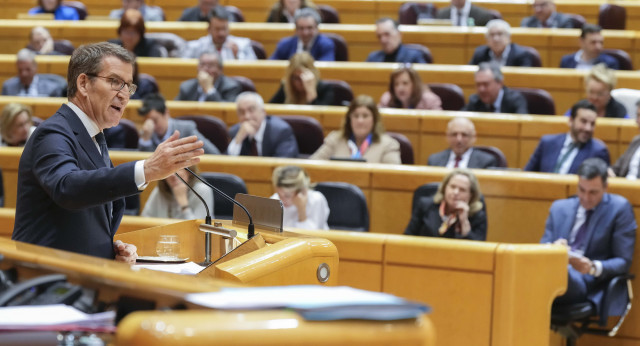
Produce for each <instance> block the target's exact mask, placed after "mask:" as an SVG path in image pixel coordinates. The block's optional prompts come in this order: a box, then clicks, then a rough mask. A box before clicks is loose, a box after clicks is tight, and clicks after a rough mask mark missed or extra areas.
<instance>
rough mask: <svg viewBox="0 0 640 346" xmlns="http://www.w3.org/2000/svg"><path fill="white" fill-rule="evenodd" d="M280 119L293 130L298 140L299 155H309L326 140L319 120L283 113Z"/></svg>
mask: <svg viewBox="0 0 640 346" xmlns="http://www.w3.org/2000/svg"><path fill="white" fill-rule="evenodd" d="M278 117H279V118H280V119H282V120H284V121H286V122H287V123H288V124H289V126H291V129H292V130H293V134H294V136H296V142H298V152H299V154H298V156H299V157H305V158H306V157H309V156H310V155H311V154H313V153H315V152H316V150H318V148H320V146H321V145H322V143H323V142H324V132H323V131H322V125H321V124H320V122H318V120H316V119H315V118H312V117H308V116H304V115H281V116H278Z"/></svg>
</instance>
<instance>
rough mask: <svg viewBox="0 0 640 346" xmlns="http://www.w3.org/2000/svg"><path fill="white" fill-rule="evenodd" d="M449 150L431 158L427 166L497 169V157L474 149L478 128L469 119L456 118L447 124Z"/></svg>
mask: <svg viewBox="0 0 640 346" xmlns="http://www.w3.org/2000/svg"><path fill="white" fill-rule="evenodd" d="M446 136H447V143H449V149H446V150H443V151H441V152H439V153H435V154H433V155H431V156H429V160H428V161H427V165H429V166H441V167H447V168H489V167H496V166H497V165H498V163H497V162H496V159H495V157H493V156H492V155H489V154H487V153H485V152H483V151H480V150H476V149H473V144H474V143H475V142H476V128H475V126H474V125H473V122H472V121H471V120H469V119H468V118H463V117H456V118H453V119H452V120H451V121H449V124H447V132H446Z"/></svg>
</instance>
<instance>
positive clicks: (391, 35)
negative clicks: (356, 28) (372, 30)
mask: <svg viewBox="0 0 640 346" xmlns="http://www.w3.org/2000/svg"><path fill="white" fill-rule="evenodd" d="M376 36H377V37H378V42H380V48H381V50H377V51H375V52H371V54H369V57H367V61H368V62H404V63H416V64H426V63H427V62H426V61H425V60H424V56H423V55H422V52H421V51H419V50H417V49H413V48H409V47H407V46H406V45H404V44H402V33H400V30H398V22H397V21H395V20H393V19H391V18H382V19H378V21H376Z"/></svg>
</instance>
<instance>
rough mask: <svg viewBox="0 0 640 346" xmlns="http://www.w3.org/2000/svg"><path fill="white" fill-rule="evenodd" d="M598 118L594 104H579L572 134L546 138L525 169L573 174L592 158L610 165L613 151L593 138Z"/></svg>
mask: <svg viewBox="0 0 640 346" xmlns="http://www.w3.org/2000/svg"><path fill="white" fill-rule="evenodd" d="M597 117H598V116H597V114H596V107H595V106H594V105H593V104H591V103H590V102H589V101H587V100H581V101H578V102H577V103H576V104H575V105H573V107H571V116H570V118H569V133H560V134H556V135H546V136H543V137H542V138H541V139H540V143H538V147H537V148H536V151H535V152H534V153H533V155H531V158H529V162H527V165H526V166H525V167H524V170H525V171H534V172H548V173H560V174H573V173H575V172H576V171H577V170H578V167H579V166H580V164H581V163H582V161H584V160H586V159H588V158H590V157H599V158H601V159H602V160H604V161H605V162H606V163H607V164H609V150H608V149H607V147H606V146H605V145H604V143H602V141H600V140H599V139H597V138H593V131H594V130H595V127H596V118H597Z"/></svg>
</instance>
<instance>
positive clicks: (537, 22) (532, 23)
mask: <svg viewBox="0 0 640 346" xmlns="http://www.w3.org/2000/svg"><path fill="white" fill-rule="evenodd" d="M520 26H521V27H523V28H564V29H571V28H573V23H572V22H571V17H569V16H567V15H566V14H563V13H558V12H556V5H555V4H554V3H553V0H533V16H529V17H525V18H523V19H522V22H520Z"/></svg>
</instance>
